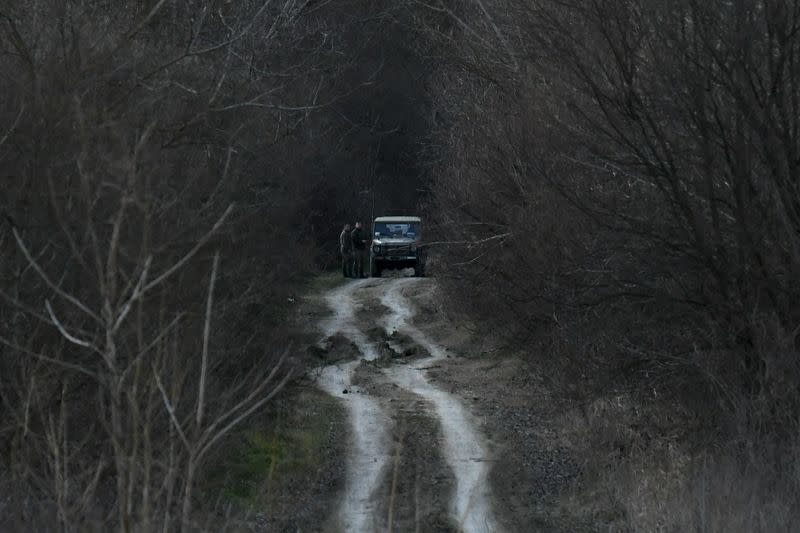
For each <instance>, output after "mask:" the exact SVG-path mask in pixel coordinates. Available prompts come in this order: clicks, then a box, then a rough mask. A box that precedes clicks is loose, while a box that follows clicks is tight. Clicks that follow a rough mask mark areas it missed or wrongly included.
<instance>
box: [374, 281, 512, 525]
mask: <svg viewBox="0 0 800 533" xmlns="http://www.w3.org/2000/svg"><path fill="white" fill-rule="evenodd" d="M415 282H418V280H416V279H409V280H403V281H399V282H396V283H394V284H393V286H392V287H391V289H389V290H388V291H387V292H386V293H385V294H384V295H383V297H382V298H381V303H382V304H383V305H385V306H386V307H387V308H389V309H390V310H391V311H392V313H391V315H390V316H389V317H388V318H387V319H386V324H385V327H386V333H387V335H392V334H393V333H394V332H399V333H403V334H405V335H408V336H409V337H410V338H411V339H412V340H413V341H414V342H416V343H417V344H419V345H420V346H422V347H423V348H424V349H425V350H426V351H427V352H428V353H429V354H430V357H428V358H425V359H422V360H420V361H417V362H416V363H417V364H416V365H414V366H402V367H391V368H389V369H387V370H386V373H387V374H388V375H389V377H390V379H392V380H393V381H394V382H395V383H397V384H398V385H400V386H401V387H403V388H404V389H406V390H408V391H409V392H412V393H414V394H416V395H418V396H420V397H421V398H423V399H425V400H427V401H428V402H430V403H431V404H432V405H433V408H434V411H435V414H436V416H437V418H438V420H439V423H440V424H441V427H442V433H443V435H444V443H443V445H444V450H443V452H444V457H445V460H446V461H447V463H448V464H449V465H450V468H451V469H452V470H453V474H454V475H455V478H456V490H455V494H454V496H453V499H452V502H451V510H450V511H451V513H452V515H453V518H454V519H455V521H456V523H457V524H458V525H459V528H460V530H461V531H463V532H464V533H484V532H494V531H498V528H499V526H498V524H497V522H496V521H495V519H494V517H493V516H492V510H491V504H490V501H491V500H490V489H489V467H488V463H487V462H486V460H487V452H486V446H485V444H484V443H483V438H482V437H481V436H480V434H479V433H478V431H477V430H476V429H475V424H473V423H472V420H471V417H470V415H469V413H468V412H467V410H466V409H465V408H464V406H463V405H461V402H459V401H458V399H456V398H455V397H454V396H453V395H451V394H449V393H447V392H445V391H443V390H441V389H439V388H438V387H436V386H435V385H433V384H431V382H430V381H429V380H428V378H427V376H426V373H425V370H424V368H425V367H428V366H432V365H433V364H434V363H436V362H437V361H440V360H441V359H444V358H445V357H446V356H447V355H446V353H445V350H444V349H443V348H442V347H441V346H438V345H437V344H435V343H434V342H433V341H431V340H430V339H429V338H428V337H427V336H426V335H425V334H424V333H422V332H421V331H420V330H419V329H417V328H416V327H414V326H413V325H412V324H411V323H410V319H411V318H412V317H413V315H414V313H413V311H412V308H411V306H410V304H409V302H408V301H407V300H406V298H405V297H404V296H403V295H402V289H403V287H405V286H406V285H407V284H409V283H415Z"/></svg>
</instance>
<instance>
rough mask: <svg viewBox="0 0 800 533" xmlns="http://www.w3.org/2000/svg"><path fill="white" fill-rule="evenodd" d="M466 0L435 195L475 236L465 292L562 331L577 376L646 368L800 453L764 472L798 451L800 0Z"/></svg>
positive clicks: (544, 334) (503, 321)
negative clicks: (473, 1) (472, 1)
mask: <svg viewBox="0 0 800 533" xmlns="http://www.w3.org/2000/svg"><path fill="white" fill-rule="evenodd" d="M482 8H486V9H482ZM464 11H465V12H464V14H463V16H462V17H463V18H462V21H463V25H462V28H461V31H460V32H459V36H458V37H457V38H456V43H457V44H456V46H455V47H454V48H453V49H452V52H451V57H454V58H456V59H457V61H455V62H450V65H451V66H450V68H448V69H442V72H441V74H440V78H439V80H438V83H437V87H438V88H439V90H438V93H439V94H440V95H441V97H440V99H439V105H438V108H439V111H440V113H441V115H442V116H443V117H444V126H443V127H442V129H441V135H439V136H437V137H436V138H437V139H439V140H440V142H441V143H442V144H444V145H445V146H446V152H445V153H446V154H447V155H446V158H445V159H444V161H442V163H441V164H440V165H439V167H438V168H439V170H440V172H441V175H440V177H439V179H437V181H436V184H435V187H434V189H435V204H434V205H435V208H436V209H435V212H436V214H437V216H438V220H439V222H440V229H441V231H442V232H443V236H444V239H443V240H445V241H449V242H456V243H463V242H470V243H472V244H471V245H469V246H466V247H464V246H460V245H458V246H453V247H451V249H450V250H449V251H448V255H449V257H451V258H454V259H452V260H451V261H450V264H449V265H448V270H449V271H450V272H451V273H452V276H451V277H450V280H449V284H450V286H451V290H452V293H453V294H454V295H455V296H458V295H467V294H470V295H474V294H475V293H476V292H477V294H478V298H477V299H472V302H471V303H473V304H475V307H476V308H477V309H480V310H481V311H480V312H479V315H480V316H481V317H482V318H483V319H485V320H495V321H496V322H497V324H499V325H501V326H505V327H508V328H509V329H512V330H514V331H515V332H516V333H517V334H518V335H517V336H516V337H515V338H517V339H520V340H522V339H527V341H533V340H535V339H542V338H549V339H551V341H552V342H551V344H550V345H547V344H546V343H545V344H544V345H542V344H538V345H535V346H537V347H538V348H539V349H541V350H542V352H543V353H542V357H544V358H557V359H558V361H560V363H562V364H561V368H562V370H565V372H566V374H565V375H567V376H568V380H570V381H571V382H573V383H587V384H589V383H595V384H596V383H597V380H596V379H591V378H596V377H597V376H599V375H602V376H604V379H602V380H600V382H601V385H602V387H604V389H605V391H606V392H605V394H608V392H609V391H624V390H626V389H629V388H630V387H631V386H632V387H634V388H635V389H636V390H638V391H644V392H647V393H648V394H649V396H650V397H651V398H653V397H658V398H668V399H669V400H668V401H669V402H670V405H671V406H672V408H673V409H675V410H678V409H680V408H682V407H685V406H687V405H689V406H691V407H692V408H693V411H694V413H695V415H696V416H698V417H699V418H700V419H702V420H704V425H705V426H707V427H712V428H714V430H715V431H721V432H723V433H724V434H725V435H727V436H728V437H730V436H732V435H733V436H734V438H736V439H741V438H742V434H743V433H742V432H740V431H739V430H742V429H744V433H746V434H747V435H749V436H750V437H752V436H753V435H756V436H757V437H753V438H756V439H757V440H758V439H760V438H763V437H765V436H768V437H766V438H767V440H768V441H769V442H771V443H773V444H774V443H775V442H780V443H782V444H780V445H779V448H780V449H782V450H783V452H780V453H777V454H776V456H770V461H772V462H769V466H763V469H762V472H763V475H764V476H765V478H770V479H772V480H773V481H774V479H775V478H780V477H782V474H781V472H782V471H783V470H784V469H788V471H792V470H791V469H792V467H791V466H789V465H790V464H791V461H790V460H789V459H788V458H789V457H791V454H792V453H793V452H792V451H791V450H793V449H794V448H793V447H794V443H795V441H796V437H797V431H798V427H800V426H798V415H800V395H798V390H800V389H798V387H797V384H798V382H800V358H799V356H800V352H798V337H797V335H798V331H800V330H798V324H800V299H798V297H799V296H800V284H798V279H800V278H798V270H799V269H800V255H798V249H800V237H799V236H800V218H798V213H800V194H799V193H800V191H799V190H798V183H800V181H799V180H800V173H798V170H799V169H800V167H799V166H798V163H799V162H800V159H799V158H798V154H800V137H799V136H798V132H800V115H799V114H798V107H797V106H798V101H800V64H798V60H799V59H800V38H799V37H798V31H797V30H798V27H800V4H798V3H797V2H769V1H767V2H723V1H719V2H716V1H710V2H695V1H692V0H684V1H674V2H661V1H649V0H634V1H625V2H623V1H613V0H612V1H606V0H597V1H590V2H583V1H581V2H577V1H575V2H570V1H559V2H555V1H554V2H550V1H547V0H542V1H535V2H515V1H509V2H491V3H480V2H478V3H477V4H475V5H474V6H472V5H471V4H470V3H465V4H464ZM429 30H430V34H431V35H432V36H434V38H438V39H439V40H440V41H441V42H443V43H447V42H448V41H449V40H450V39H451V37H450V36H448V35H443V34H442V33H441V32H439V31H437V30H436V28H429ZM487 309H490V310H491V312H490V313H487V312H486V310H487ZM487 315H489V316H487ZM525 332H527V333H529V335H527V336H520V335H519V334H521V333H522V334H524V333H525ZM576 369H580V371H576ZM581 376H583V377H585V378H590V379H586V380H583V381H581ZM605 377H607V378H608V379H605ZM692 402H696V403H694V405H692ZM734 427H735V428H737V429H735V430H734V429H733V428H734ZM738 442H740V443H741V442H742V441H741V440H739V441H738ZM759 442H761V441H760V440H759ZM762 446H763V443H761V444H757V445H755V447H756V448H760V447H762ZM744 448H745V446H744V445H742V446H739V447H738V448H736V449H737V450H738V451H737V452H735V453H742V454H744V455H747V454H746V453H745V452H743V450H744ZM762 449H763V448H762ZM756 455H758V454H756ZM776 457H777V458H776ZM770 476H774V477H770ZM783 479H784V480H785V479H787V478H786V477H785V476H783ZM776 483H777V482H776ZM756 484H757V482H755V481H753V482H752V485H753V486H755V485H756ZM711 490H714V489H711ZM720 494H722V492H720ZM789 499H791V497H789ZM790 515H791V513H790ZM789 523H790V522H774V523H772V526H767V525H764V524H766V523H762V524H761V526H758V527H762V528H764V527H766V530H769V527H780V528H783V527H788V524H789ZM778 524H780V526H779V525H778ZM695 525H697V523H695ZM681 527H689V526H688V525H686V524H684V526H681ZM697 527H701V528H702V527H703V526H701V525H697ZM754 527H755V526H754Z"/></svg>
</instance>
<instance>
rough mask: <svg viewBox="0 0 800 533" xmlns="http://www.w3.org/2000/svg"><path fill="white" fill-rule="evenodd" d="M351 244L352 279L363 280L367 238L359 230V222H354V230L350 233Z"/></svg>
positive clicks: (360, 229)
mask: <svg viewBox="0 0 800 533" xmlns="http://www.w3.org/2000/svg"><path fill="white" fill-rule="evenodd" d="M350 239H351V241H352V242H353V277H354V278H363V277H365V276H364V262H365V261H366V258H367V236H366V235H365V234H364V230H363V229H362V228H361V222H356V229H354V230H353V231H352V233H350Z"/></svg>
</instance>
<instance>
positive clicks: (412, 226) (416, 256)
mask: <svg viewBox="0 0 800 533" xmlns="http://www.w3.org/2000/svg"><path fill="white" fill-rule="evenodd" d="M404 268H413V269H414V275H415V276H418V277H420V276H424V275H425V250H424V247H423V246H422V220H421V219H420V218H419V217H401V216H396V217H378V218H376V219H375V221H374V222H373V223H372V246H371V247H370V254H369V273H370V276H372V277H376V278H379V277H381V274H382V273H383V271H384V270H399V269H404Z"/></svg>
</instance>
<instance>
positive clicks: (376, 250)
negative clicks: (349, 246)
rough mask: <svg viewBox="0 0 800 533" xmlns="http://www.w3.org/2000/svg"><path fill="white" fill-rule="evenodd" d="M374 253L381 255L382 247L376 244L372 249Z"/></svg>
mask: <svg viewBox="0 0 800 533" xmlns="http://www.w3.org/2000/svg"><path fill="white" fill-rule="evenodd" d="M372 251H373V252H375V253H376V254H379V253H381V246H380V245H379V244H376V245H375V246H373V247H372Z"/></svg>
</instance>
